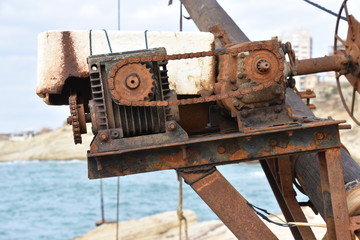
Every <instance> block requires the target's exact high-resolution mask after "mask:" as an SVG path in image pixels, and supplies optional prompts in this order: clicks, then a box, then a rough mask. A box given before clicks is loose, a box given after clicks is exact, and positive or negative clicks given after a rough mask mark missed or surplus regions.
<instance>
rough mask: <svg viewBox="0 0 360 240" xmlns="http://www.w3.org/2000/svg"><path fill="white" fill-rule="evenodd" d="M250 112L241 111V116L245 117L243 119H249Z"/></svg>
mask: <svg viewBox="0 0 360 240" xmlns="http://www.w3.org/2000/svg"><path fill="white" fill-rule="evenodd" d="M249 114H250V112H249V110H247V109H244V110H241V111H240V115H241V116H242V117H243V118H247V117H248V116H249Z"/></svg>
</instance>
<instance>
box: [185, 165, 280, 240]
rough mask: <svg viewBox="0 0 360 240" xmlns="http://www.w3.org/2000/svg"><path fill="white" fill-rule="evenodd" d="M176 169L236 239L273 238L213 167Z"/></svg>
mask: <svg viewBox="0 0 360 240" xmlns="http://www.w3.org/2000/svg"><path fill="white" fill-rule="evenodd" d="M201 170H203V169H201ZM179 173H180V175H181V176H182V177H183V178H184V180H185V182H186V183H188V184H189V185H190V186H191V187H192V188H193V189H194V191H195V192H196V193H197V194H198V195H199V196H200V197H201V198H202V199H203V200H204V202H205V203H206V204H207V205H208V206H209V207H210V208H211V210H212V211H213V212H214V213H215V214H216V215H217V216H218V217H219V218H220V219H221V221H222V222H223V223H224V224H225V225H226V226H227V227H228V228H229V229H230V230H231V232H232V233H233V234H234V235H235V236H236V237H237V238H238V239H243V240H253V239H265V240H271V239H277V237H276V236H275V235H274V234H273V233H272V232H271V231H270V229H269V228H268V227H267V226H266V225H265V224H264V223H263V222H262V221H261V220H260V219H259V218H258V217H257V216H256V214H255V212H254V210H253V209H252V208H251V207H250V206H249V205H248V203H247V201H246V199H245V198H244V197H243V196H241V194H240V193H239V192H237V191H236V189H235V188H234V187H233V186H232V185H231V184H230V183H229V182H228V181H227V180H226V179H225V178H224V177H223V175H221V173H220V172H218V171H217V170H216V168H215V167H213V168H209V169H206V171H200V172H197V171H196V168H191V169H189V170H179Z"/></svg>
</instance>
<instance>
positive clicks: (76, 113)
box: [67, 93, 87, 144]
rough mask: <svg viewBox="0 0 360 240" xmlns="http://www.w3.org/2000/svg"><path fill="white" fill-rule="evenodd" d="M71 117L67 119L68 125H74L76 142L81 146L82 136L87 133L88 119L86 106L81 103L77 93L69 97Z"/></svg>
mask: <svg viewBox="0 0 360 240" xmlns="http://www.w3.org/2000/svg"><path fill="white" fill-rule="evenodd" d="M69 107H70V116H69V117H68V118H67V123H68V124H70V125H72V130H73V135H74V142H75V144H81V143H82V138H81V134H83V133H86V132H87V130H86V119H85V110H84V104H82V103H81V101H79V99H78V96H77V94H76V93H72V94H71V95H70V97H69Z"/></svg>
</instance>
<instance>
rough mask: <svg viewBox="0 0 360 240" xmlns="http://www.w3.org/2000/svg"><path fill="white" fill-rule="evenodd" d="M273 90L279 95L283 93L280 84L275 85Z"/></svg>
mask: <svg viewBox="0 0 360 240" xmlns="http://www.w3.org/2000/svg"><path fill="white" fill-rule="evenodd" d="M273 92H274V93H275V94H278V95H280V94H282V92H283V88H282V86H280V85H279V84H276V85H274V87H273Z"/></svg>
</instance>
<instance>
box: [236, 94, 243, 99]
mask: <svg viewBox="0 0 360 240" xmlns="http://www.w3.org/2000/svg"><path fill="white" fill-rule="evenodd" d="M243 97H244V95H242V94H239V95H238V96H236V98H237V99H239V100H240V99H242V98H243Z"/></svg>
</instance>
